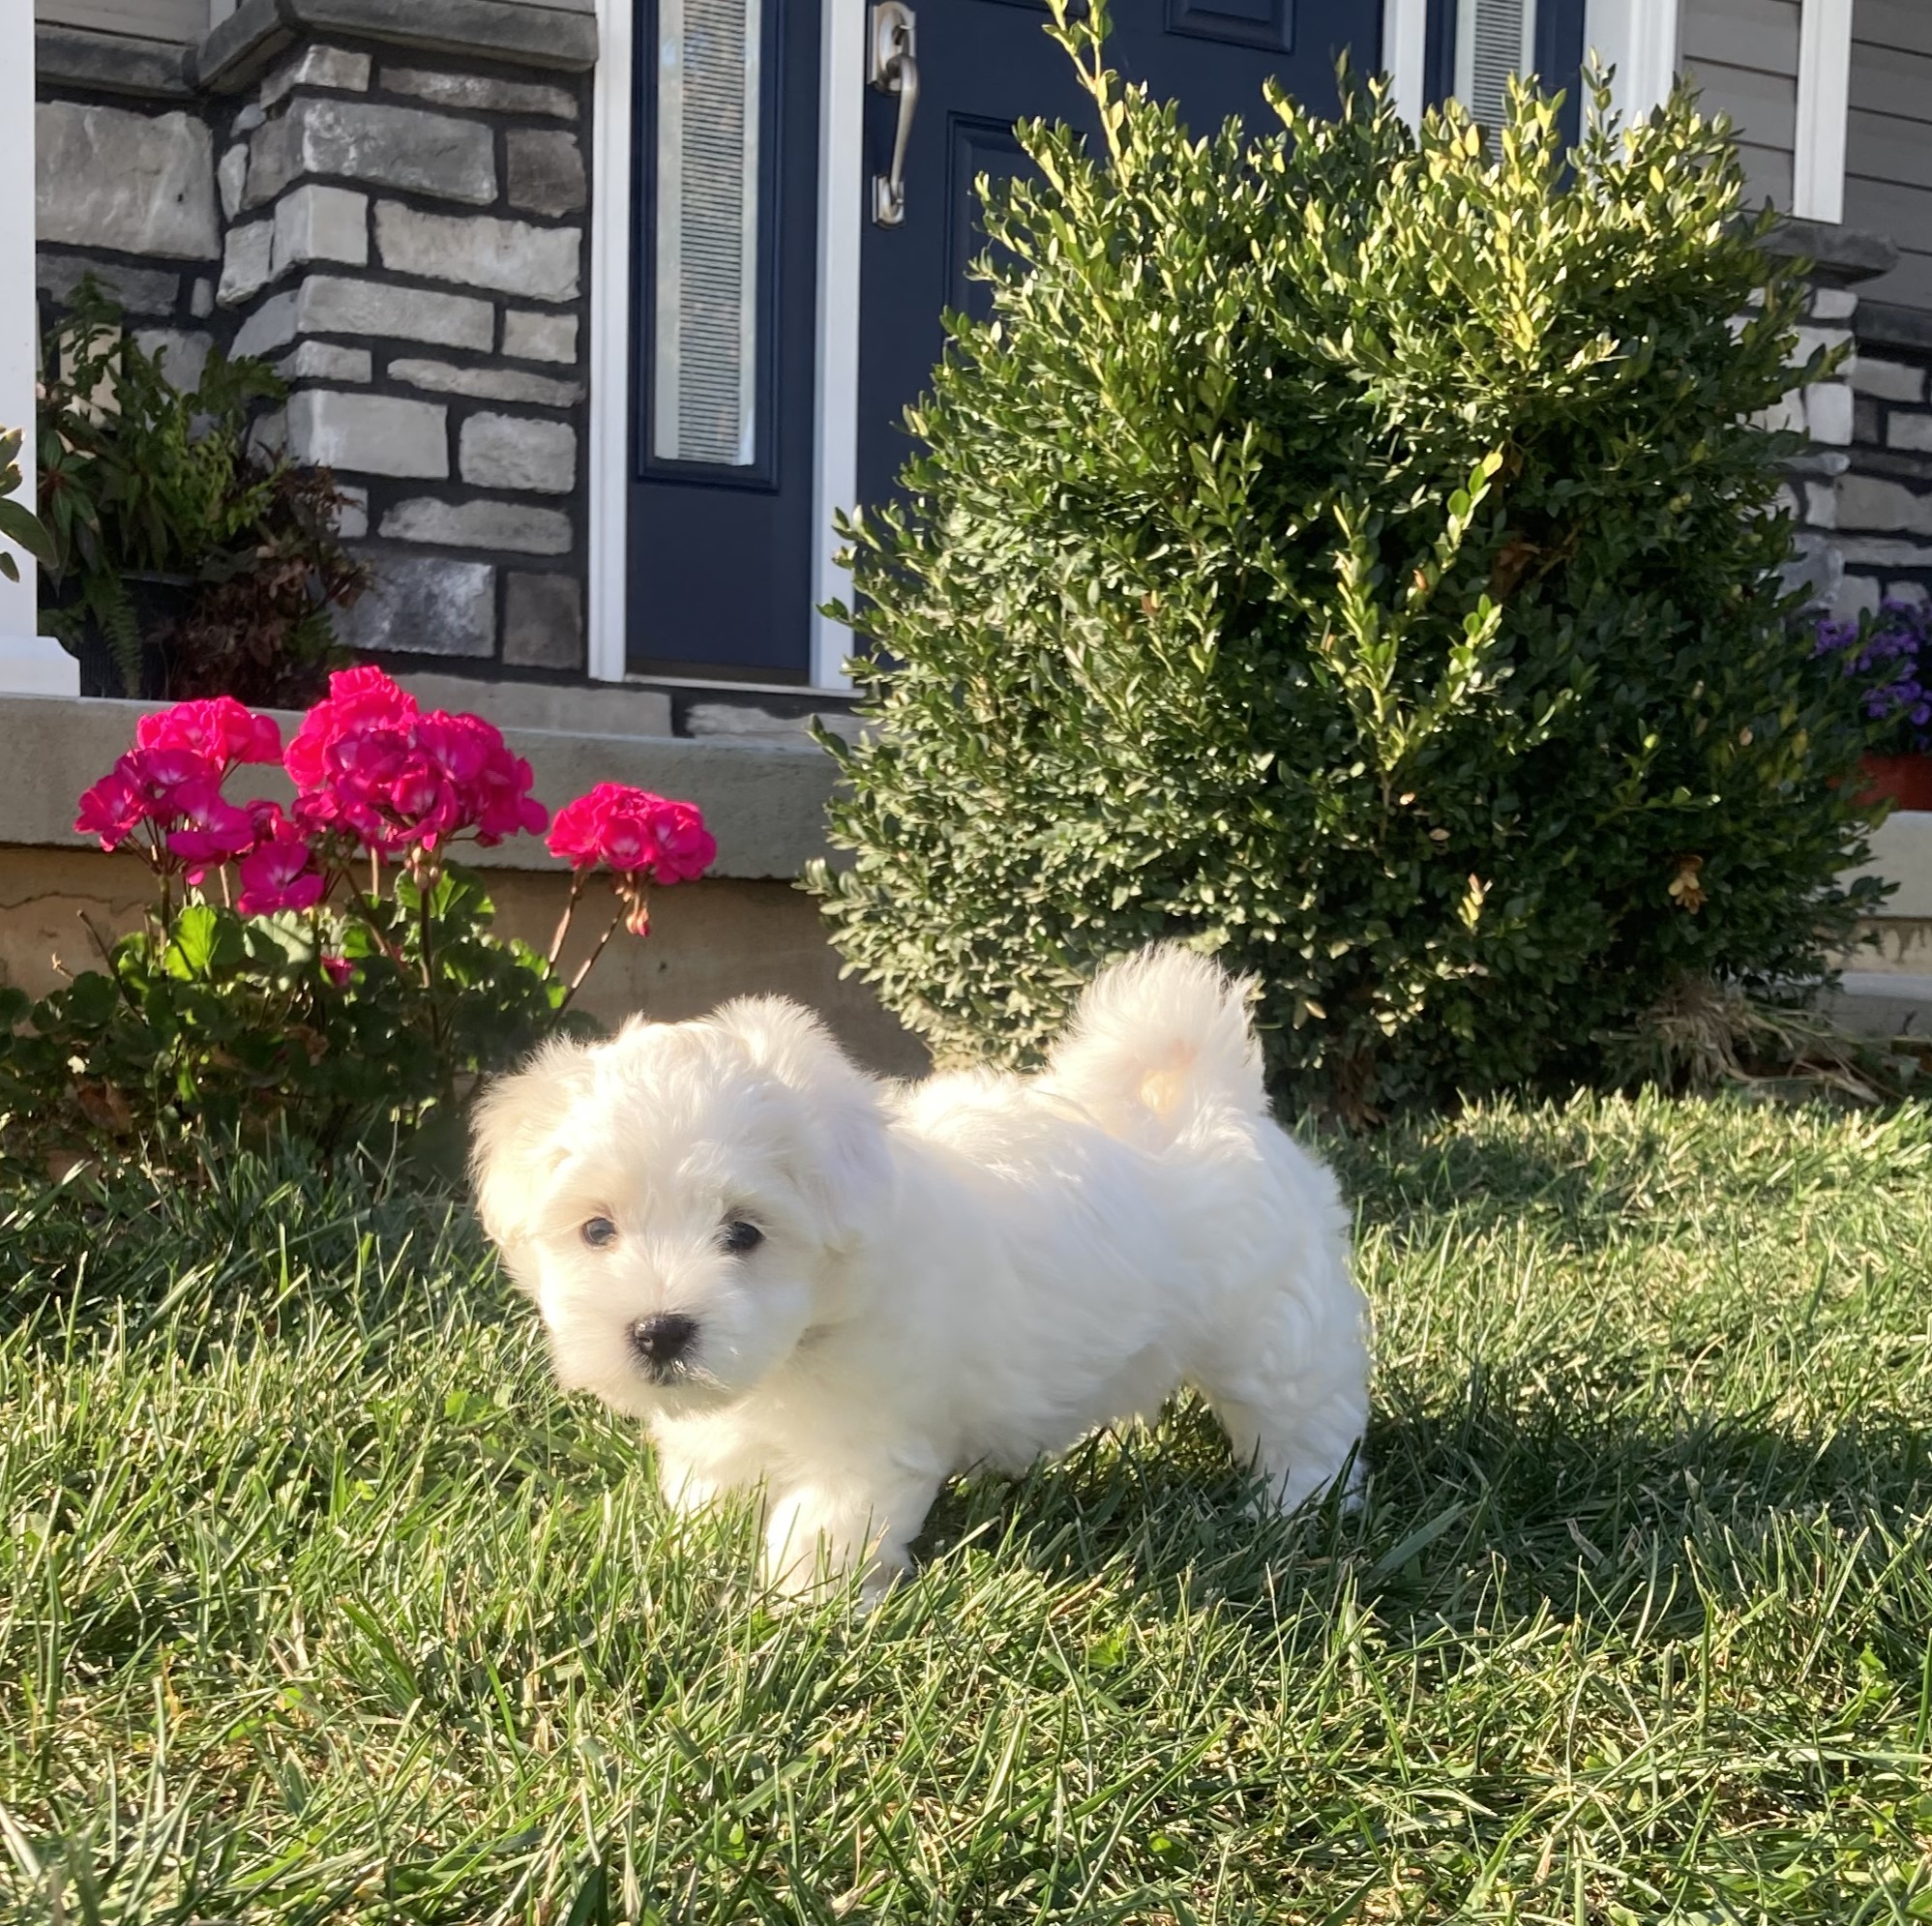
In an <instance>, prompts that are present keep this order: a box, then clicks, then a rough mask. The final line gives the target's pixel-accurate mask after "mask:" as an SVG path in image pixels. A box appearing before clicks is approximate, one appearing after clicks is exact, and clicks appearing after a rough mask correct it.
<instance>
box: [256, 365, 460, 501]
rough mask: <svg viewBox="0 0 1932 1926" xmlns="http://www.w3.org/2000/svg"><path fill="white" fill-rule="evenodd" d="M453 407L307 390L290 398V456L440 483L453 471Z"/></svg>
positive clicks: (318, 463) (317, 463)
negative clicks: (450, 426) (450, 417)
mask: <svg viewBox="0 0 1932 1926" xmlns="http://www.w3.org/2000/svg"><path fill="white" fill-rule="evenodd" d="M447 424H448V410H447V409H444V408H441V407H438V406H437V405H436V404H435V403H434V402H432V401H399V400H391V399H390V398H388V397H386V396H381V395H341V394H337V393H336V392H335V391H334V390H332V389H328V388H305V389H302V390H301V391H300V392H298V393H297V394H294V395H292V396H290V397H289V400H288V454H289V458H290V459H292V460H295V461H299V462H302V463H304V464H305V465H307V466H309V467H314V468H343V469H347V470H348V471H349V472H350V473H351V474H358V475H401V476H403V477H406V478H408V479H411V480H419V481H438V482H439V481H441V480H443V479H444V478H445V477H446V476H447V475H448V474H449V472H450V450H449V430H448V426H447Z"/></svg>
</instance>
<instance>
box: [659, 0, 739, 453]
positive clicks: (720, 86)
mask: <svg viewBox="0 0 1932 1926" xmlns="http://www.w3.org/2000/svg"><path fill="white" fill-rule="evenodd" d="M760 8H761V0H659V5H658V101H657V262H656V269H657V273H656V286H657V312H656V317H655V326H654V328H653V342H652V350H653V352H652V363H653V372H652V380H653V383H654V391H653V393H654V401H655V405H654V407H653V408H652V411H651V417H652V430H651V452H652V453H653V454H654V455H655V456H657V457H658V458H659V459H661V460H670V461H706V462H710V463H712V464H714V465H716V466H720V467H728V468H749V467H750V466H752V465H753V463H754V462H755V461H756V460H757V459H758V421H757V406H758V44H759V40H760V38H761V36H760V31H759V28H760V20H759V14H760Z"/></svg>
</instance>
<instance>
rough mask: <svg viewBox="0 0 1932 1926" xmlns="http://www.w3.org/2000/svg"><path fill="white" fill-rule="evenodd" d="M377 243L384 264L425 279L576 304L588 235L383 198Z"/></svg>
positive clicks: (377, 213)
mask: <svg viewBox="0 0 1932 1926" xmlns="http://www.w3.org/2000/svg"><path fill="white" fill-rule="evenodd" d="M375 245H376V249H377V251H378V252H380V254H381V256H382V264H383V266H384V267H386V268H392V269H394V270H395V271H396V272H397V273H398V274H412V275H420V276H422V278H423V279H424V280H426V281H460V282H461V283H462V284H463V285H465V286H468V287H489V288H494V289H496V290H497V291H499V292H501V293H504V294H521V295H524V296H529V297H534V298H535V299H537V300H540V301H574V300H575V299H576V298H577V289H578V264H579V260H580V256H581V255H582V252H583V235H582V233H581V231H580V229H578V228H575V227H533V226H532V225H531V224H530V223H529V222H527V221H504V220H502V219H500V218H499V217H498V216H496V215H493V214H423V213H420V212H418V210H417V209H415V208H413V207H404V206H403V205H402V204H401V202H400V201H393V200H383V201H377V202H376V206H375Z"/></svg>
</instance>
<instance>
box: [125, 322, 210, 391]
mask: <svg viewBox="0 0 1932 1926" xmlns="http://www.w3.org/2000/svg"><path fill="white" fill-rule="evenodd" d="M134 345H135V346H136V347H138V348H139V349H140V350H141V351H142V353H144V354H158V355H160V356H161V358H162V362H161V369H162V372H163V374H165V375H166V376H167V378H168V380H169V381H171V382H172V383H173V384H174V386H175V387H177V388H179V389H180V390H181V392H182V393H183V394H184V395H187V394H193V391H194V390H195V389H196V388H198V387H200V385H201V370H203V369H204V368H206V367H207V365H208V356H209V354H210V352H211V351H212V350H213V348H214V345H215V338H214V336H212V335H204V334H202V333H201V332H200V330H199V329H195V330H193V331H192V332H191V331H189V330H186V329H182V328H136V329H135V330H134Z"/></svg>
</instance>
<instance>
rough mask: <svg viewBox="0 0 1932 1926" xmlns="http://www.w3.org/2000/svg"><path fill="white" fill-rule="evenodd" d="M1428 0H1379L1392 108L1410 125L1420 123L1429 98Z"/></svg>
mask: <svg viewBox="0 0 1932 1926" xmlns="http://www.w3.org/2000/svg"><path fill="white" fill-rule="evenodd" d="M1428 52H1429V0H1382V72H1383V73H1384V74H1387V75H1388V91H1389V96H1390V98H1391V99H1392V100H1393V101H1394V103H1395V110H1396V112H1397V113H1399V114H1400V115H1401V116H1402V118H1403V119H1404V120H1406V121H1407V122H1408V123H1409V125H1410V126H1411V127H1420V126H1421V125H1422V109H1423V105H1424V104H1425V102H1426V101H1427V99H1428V93H1429V89H1428V83H1427V75H1426V74H1425V73H1424V68H1425V67H1426V65H1427V61H1428Z"/></svg>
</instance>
